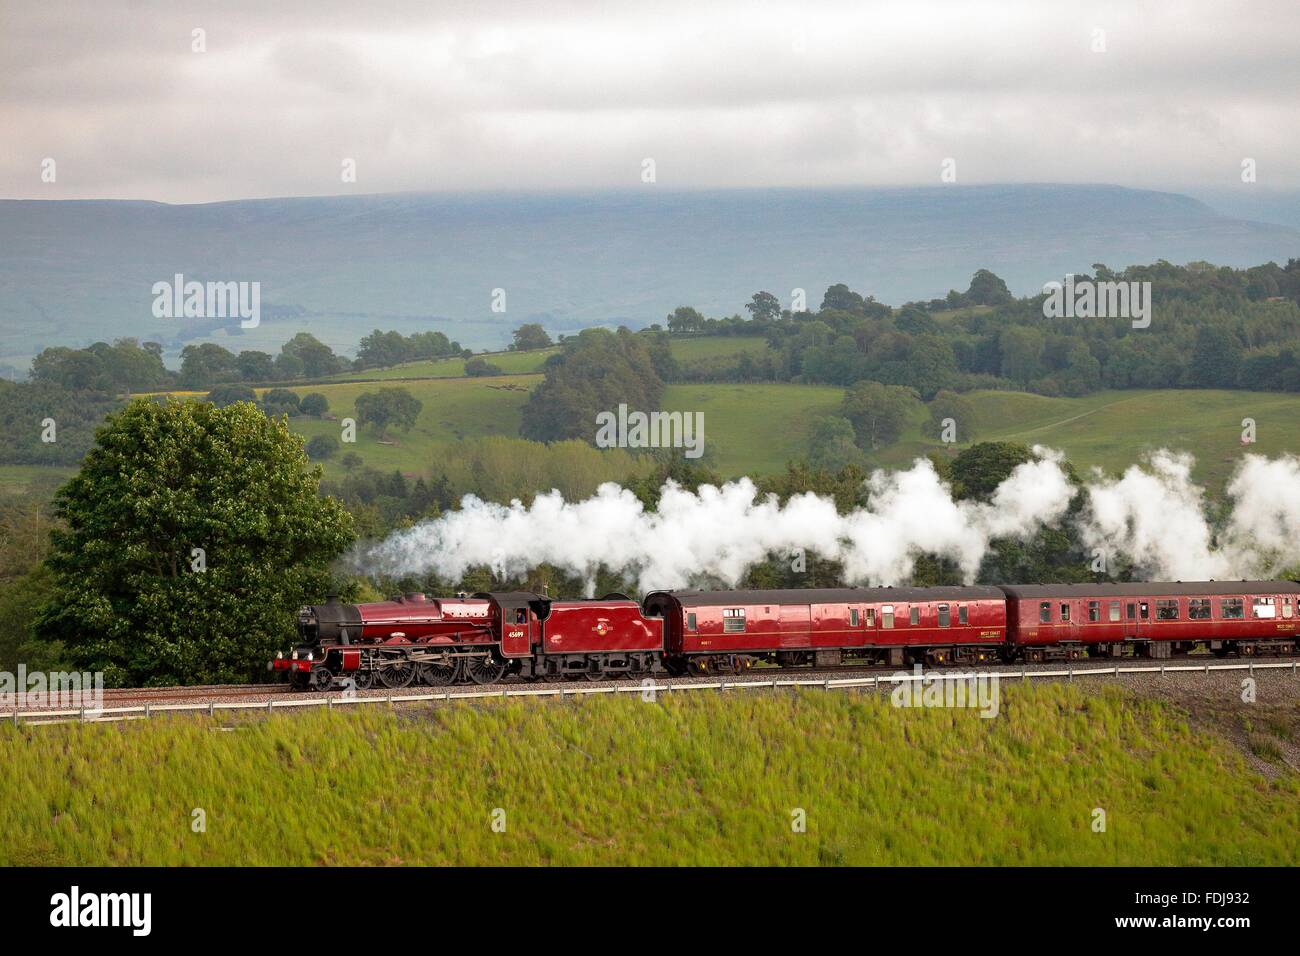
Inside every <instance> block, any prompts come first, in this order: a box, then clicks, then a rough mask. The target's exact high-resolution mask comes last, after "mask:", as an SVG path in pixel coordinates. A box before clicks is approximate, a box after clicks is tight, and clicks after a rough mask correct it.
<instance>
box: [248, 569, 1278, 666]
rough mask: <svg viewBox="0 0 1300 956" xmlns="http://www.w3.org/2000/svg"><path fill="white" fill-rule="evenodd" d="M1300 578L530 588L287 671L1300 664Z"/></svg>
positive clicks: (379, 632) (309, 644)
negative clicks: (1132, 660) (585, 594)
mask: <svg viewBox="0 0 1300 956" xmlns="http://www.w3.org/2000/svg"><path fill="white" fill-rule="evenodd" d="M1297 605H1300V585H1297V584H1296V583H1295V582H1293V581H1236V582H1215V581H1208V582H1194V583H1187V584H1185V583H1182V582H1179V583H1176V584H1160V583H1149V584H1052V585H1006V586H1002V587H935V588H883V587H882V588H835V589H808V590H773V591H652V592H651V593H650V594H648V595H646V597H645V600H644V601H643V602H641V603H637V602H636V601H634V600H632V599H631V598H629V597H627V596H626V595H623V594H608V595H606V596H605V597H602V598H598V599H595V600H573V601H557V600H552V599H550V598H548V597H544V596H542V595H538V594H534V593H532V592H529V591H511V592H498V593H480V594H475V595H473V596H472V597H463V596H461V597H454V598H429V597H426V596H425V595H423V594H407V595H404V596H401V597H397V598H394V599H392V600H390V601H382V602H377V603H373V604H341V603H339V602H338V600H337V599H333V598H331V599H330V600H329V601H327V602H326V603H325V604H317V605H312V606H309V607H304V608H303V609H302V610H301V611H300V612H299V615H298V634H299V643H298V646H297V647H296V648H294V650H293V651H292V652H290V654H288V655H284V654H279V655H277V656H276V659H275V660H273V661H272V662H271V664H270V668H271V670H272V671H275V672H278V673H281V674H284V675H286V676H287V677H288V678H289V680H290V682H291V684H292V685H293V686H294V687H298V688H314V689H321V690H323V689H326V688H329V687H331V686H333V685H334V682H335V681H336V680H338V679H340V678H346V679H351V680H353V681H355V682H356V686H358V687H360V688H368V687H372V686H375V685H379V686H383V687H389V688H401V687H406V686H408V685H410V684H412V683H419V684H423V685H427V686H433V687H441V686H446V685H449V684H454V683H458V682H471V683H475V684H491V683H494V682H496V681H498V680H500V679H501V678H502V677H504V676H506V675H507V674H516V675H519V676H520V677H523V678H528V679H537V678H543V677H570V678H577V679H581V678H586V679H588V680H601V679H604V678H608V677H620V676H639V675H645V674H662V673H668V674H683V673H688V672H689V673H696V674H702V673H710V672H724V673H738V672H740V671H741V670H744V669H745V668H747V667H749V666H751V665H753V664H755V663H758V662H768V663H772V664H777V665H780V666H783V667H797V666H804V665H811V666H816V667H833V666H837V665H840V664H843V663H845V662H848V661H857V662H862V663H879V664H888V665H892V666H904V665H907V664H913V663H925V664H946V663H972V664H974V663H981V662H985V661H1005V662H1011V661H1046V660H1074V659H1078V658H1081V657H1084V656H1088V657H1121V656H1137V657H1151V658H1169V657H1172V656H1174V655H1182V654H1187V653H1190V652H1191V651H1193V650H1195V649H1198V648H1205V649H1207V650H1209V651H1211V652H1213V653H1215V654H1217V655H1220V656H1226V655H1229V654H1234V655H1239V656H1251V655H1257V654H1265V653H1273V654H1281V653H1294V652H1297V651H1300V641H1298V640H1297V632H1296V623H1297V614H1298V611H1297Z"/></svg>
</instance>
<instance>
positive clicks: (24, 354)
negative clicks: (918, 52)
mask: <svg viewBox="0 0 1300 956" xmlns="http://www.w3.org/2000/svg"><path fill="white" fill-rule="evenodd" d="M1297 255H1300V230H1297V229H1296V228H1293V227H1291V226H1286V225H1282V224H1268V223H1262V222H1255V221H1246V220H1240V219H1232V218H1228V217H1226V216H1224V215H1221V214H1219V213H1217V212H1215V211H1214V210H1212V209H1211V208H1210V207H1208V206H1206V205H1204V204H1203V203H1201V202H1199V201H1197V200H1194V199H1191V198H1189V197H1187V196H1182V195H1176V194H1171V193H1161V192H1152V191H1143V190H1132V189H1123V188H1119V187H1112V186H1059V185H1033V186H970V187H958V186H952V187H932V188H895V189H826V190H806V189H767V190H734V191H701V192H670V191H666V190H662V189H659V188H658V187H654V186H647V187H646V188H645V189H644V190H643V191H635V192H606V193H589V194H580V193H546V194H539V193H529V194H523V193H520V194H455V195H451V194H396V195H375V196H356V197H327V198H305V199H265V200H247V201H239V202H224V203H213V204H206V205H190V206H170V205H166V204H162V203H153V202H135V201H72V200H67V201H14V200H6V201H0V364H8V365H14V366H18V367H22V366H25V365H26V363H27V360H28V359H29V357H30V356H31V355H32V354H34V353H35V352H36V351H39V350H40V349H41V348H44V347H46V346H49V345H86V344H89V343H90V342H93V341H95V340H98V339H104V340H111V339H113V338H116V337H120V336H128V335H129V336H135V337H138V338H140V339H158V340H162V341H164V342H165V343H166V344H167V346H168V351H169V353H173V354H174V352H175V351H177V350H179V348H180V347H181V346H182V345H183V344H184V343H185V342H186V341H193V340H199V339H205V338H207V339H212V340H215V341H221V342H223V344H226V345H227V346H228V347H230V348H234V349H241V348H261V349H265V350H268V351H274V350H278V348H279V345H280V344H281V343H282V342H283V341H285V340H286V339H288V338H289V337H290V336H292V335H293V334H294V333H296V332H298V331H302V330H307V331H311V332H313V333H315V334H316V335H317V336H319V337H320V338H322V339H323V340H325V341H326V342H328V343H330V344H331V345H333V346H335V347H337V348H343V349H351V348H353V347H354V346H355V345H356V342H357V339H359V338H360V337H361V336H362V335H364V334H366V333H367V332H369V331H370V330H371V329H372V328H375V327H382V328H396V329H400V330H402V331H406V332H409V331H414V330H417V329H427V328H430V327H436V328H439V329H441V330H442V331H445V332H446V333H447V334H449V335H450V336H451V337H453V338H456V339H459V340H460V341H461V343H462V344H464V345H466V346H468V347H472V348H485V347H499V346H501V345H502V344H503V343H504V342H505V341H507V339H508V336H509V330H510V329H511V328H513V327H515V326H517V325H518V324H520V323H521V322H525V321H542V322H543V323H544V324H545V325H546V326H547V327H548V328H549V329H550V330H551V331H552V333H557V332H572V331H575V330H577V329H579V328H582V327H585V326H588V325H593V324H601V323H606V322H623V323H627V324H629V325H633V326H641V325H645V324H648V323H650V322H654V321H662V320H663V318H664V316H665V315H666V314H667V313H668V312H669V311H671V310H672V309H673V308H674V307H675V306H678V305H682V304H690V305H694V306H695V307H697V308H699V309H700V310H701V311H703V312H705V313H706V314H709V315H729V314H733V313H735V312H738V311H740V310H741V308H742V306H743V304H744V302H745V301H747V300H748V298H749V296H750V295H751V294H752V293H753V292H755V291H757V290H758V289H767V290H770V291H772V292H774V293H775V294H777V295H778V296H780V297H781V298H782V299H783V300H787V301H788V297H789V295H790V290H791V289H793V288H795V287H800V288H803V289H806V290H807V294H808V302H809V305H810V307H812V308H816V306H817V305H818V304H819V303H820V301H821V294H822V292H823V291H824V290H825V289H826V287H827V286H828V285H830V284H832V283H834V282H846V283H848V284H849V285H850V286H852V287H853V288H854V289H856V290H858V291H861V292H863V293H867V294H872V295H875V296H876V297H877V298H878V299H880V300H882V301H885V302H888V303H891V304H899V303H902V302H904V301H906V300H909V299H929V298H935V297H939V296H942V295H944V294H945V293H946V292H947V291H948V289H950V288H959V289H965V288H966V285H967V283H968V282H969V279H970V276H971V274H972V273H973V272H974V271H975V270H976V269H978V268H981V267H985V268H990V269H992V270H993V271H994V272H996V273H998V274H999V275H1000V276H1002V277H1003V278H1004V279H1006V280H1007V282H1008V284H1009V285H1010V287H1011V289H1012V291H1013V292H1015V293H1017V294H1027V293H1030V292H1033V291H1036V290H1038V289H1040V288H1041V287H1042V284H1043V283H1044V282H1045V281H1047V280H1048V279H1051V278H1053V277H1057V276H1060V275H1062V274H1063V273H1065V272H1067V271H1080V270H1087V269H1089V267H1090V266H1091V264H1092V263H1094V262H1105V263H1106V264H1107V265H1109V266H1112V267H1117V268H1118V267H1123V266H1126V265H1130V264H1133V263H1138V262H1151V261H1154V260H1156V259H1160V258H1164V259H1168V260H1170V261H1173V262H1179V263H1181V262H1187V261H1191V260H1196V259H1204V260H1209V261H1211V262H1215V263H1218V264H1223V265H1233V266H1244V265H1253V264H1257V263H1261V262H1266V261H1268V260H1270V259H1273V260H1279V261H1285V259H1286V258H1287V257H1289V256H1297ZM175 273H183V274H184V275H185V277H186V278H187V279H197V280H200V281H206V280H222V281H226V280H235V281H239V280H243V281H254V280H256V281H260V282H261V290H262V312H263V318H262V325H261V327H260V328H258V329H254V330H248V331H241V330H240V329H238V328H237V327H236V326H237V321H234V320H231V321H225V322H222V321H207V320H194V319H190V320H184V319H179V320H178V319H157V318H155V317H154V316H153V314H152V308H151V307H152V303H153V295H152V292H151V287H152V285H153V284H154V283H155V282H159V281H169V280H170V279H171V277H172V276H173V275H174V274H175ZM496 288H502V289H505V291H506V305H507V309H508V311H507V312H506V313H505V314H504V315H502V314H498V313H494V312H493V311H491V301H492V299H491V296H492V290H493V289H496Z"/></svg>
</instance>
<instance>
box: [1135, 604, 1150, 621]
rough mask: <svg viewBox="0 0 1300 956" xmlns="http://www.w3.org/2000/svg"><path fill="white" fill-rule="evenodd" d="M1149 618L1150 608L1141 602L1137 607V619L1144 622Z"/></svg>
mask: <svg viewBox="0 0 1300 956" xmlns="http://www.w3.org/2000/svg"><path fill="white" fill-rule="evenodd" d="M1150 616H1151V608H1150V607H1149V606H1148V605H1147V602H1146V601H1143V602H1142V603H1141V604H1139V605H1138V617H1140V618H1142V620H1144V621H1145V620H1147V618H1149V617H1150Z"/></svg>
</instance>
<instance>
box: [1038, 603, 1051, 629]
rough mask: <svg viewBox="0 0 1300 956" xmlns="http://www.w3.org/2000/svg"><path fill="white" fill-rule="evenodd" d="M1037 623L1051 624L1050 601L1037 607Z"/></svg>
mask: <svg viewBox="0 0 1300 956" xmlns="http://www.w3.org/2000/svg"><path fill="white" fill-rule="evenodd" d="M1038 623H1039V624H1051V623H1052V602H1051V601H1044V602H1043V603H1042V604H1040V605H1038Z"/></svg>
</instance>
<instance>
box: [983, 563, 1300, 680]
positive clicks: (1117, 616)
mask: <svg viewBox="0 0 1300 956" xmlns="http://www.w3.org/2000/svg"><path fill="white" fill-rule="evenodd" d="M1002 590H1003V591H1005V592H1006V595H1007V621H1008V628H1007V640H1008V644H1009V645H1010V648H1011V649H1012V650H1013V651H1014V652H1015V653H1016V654H1017V656H1023V657H1024V658H1025V659H1027V660H1031V661H1034V660H1045V659H1051V658H1066V659H1069V658H1076V657H1081V656H1083V654H1084V652H1085V651H1086V652H1087V653H1088V655H1089V656H1092V657H1107V656H1120V655H1124V654H1135V655H1138V656H1143V657H1155V658H1166V657H1171V656H1172V655H1173V654H1175V653H1177V654H1185V653H1187V652H1189V651H1191V650H1193V649H1195V648H1196V647H1198V646H1201V645H1204V646H1205V647H1207V648H1208V649H1209V650H1211V651H1213V652H1214V653H1216V654H1218V655H1219V656H1226V655H1228V654H1233V653H1235V654H1239V655H1242V656H1246V655H1251V654H1259V653H1283V652H1290V651H1293V650H1296V649H1297V642H1296V621H1297V614H1300V611H1297V606H1298V605H1300V585H1297V584H1296V583H1295V582H1293V581H1197V582H1189V583H1186V584H1184V583H1182V582H1177V583H1173V584H1167V583H1155V582H1150V583H1140V584H1044V585H1026V584H1017V585H1005V586H1003V588H1002Z"/></svg>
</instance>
